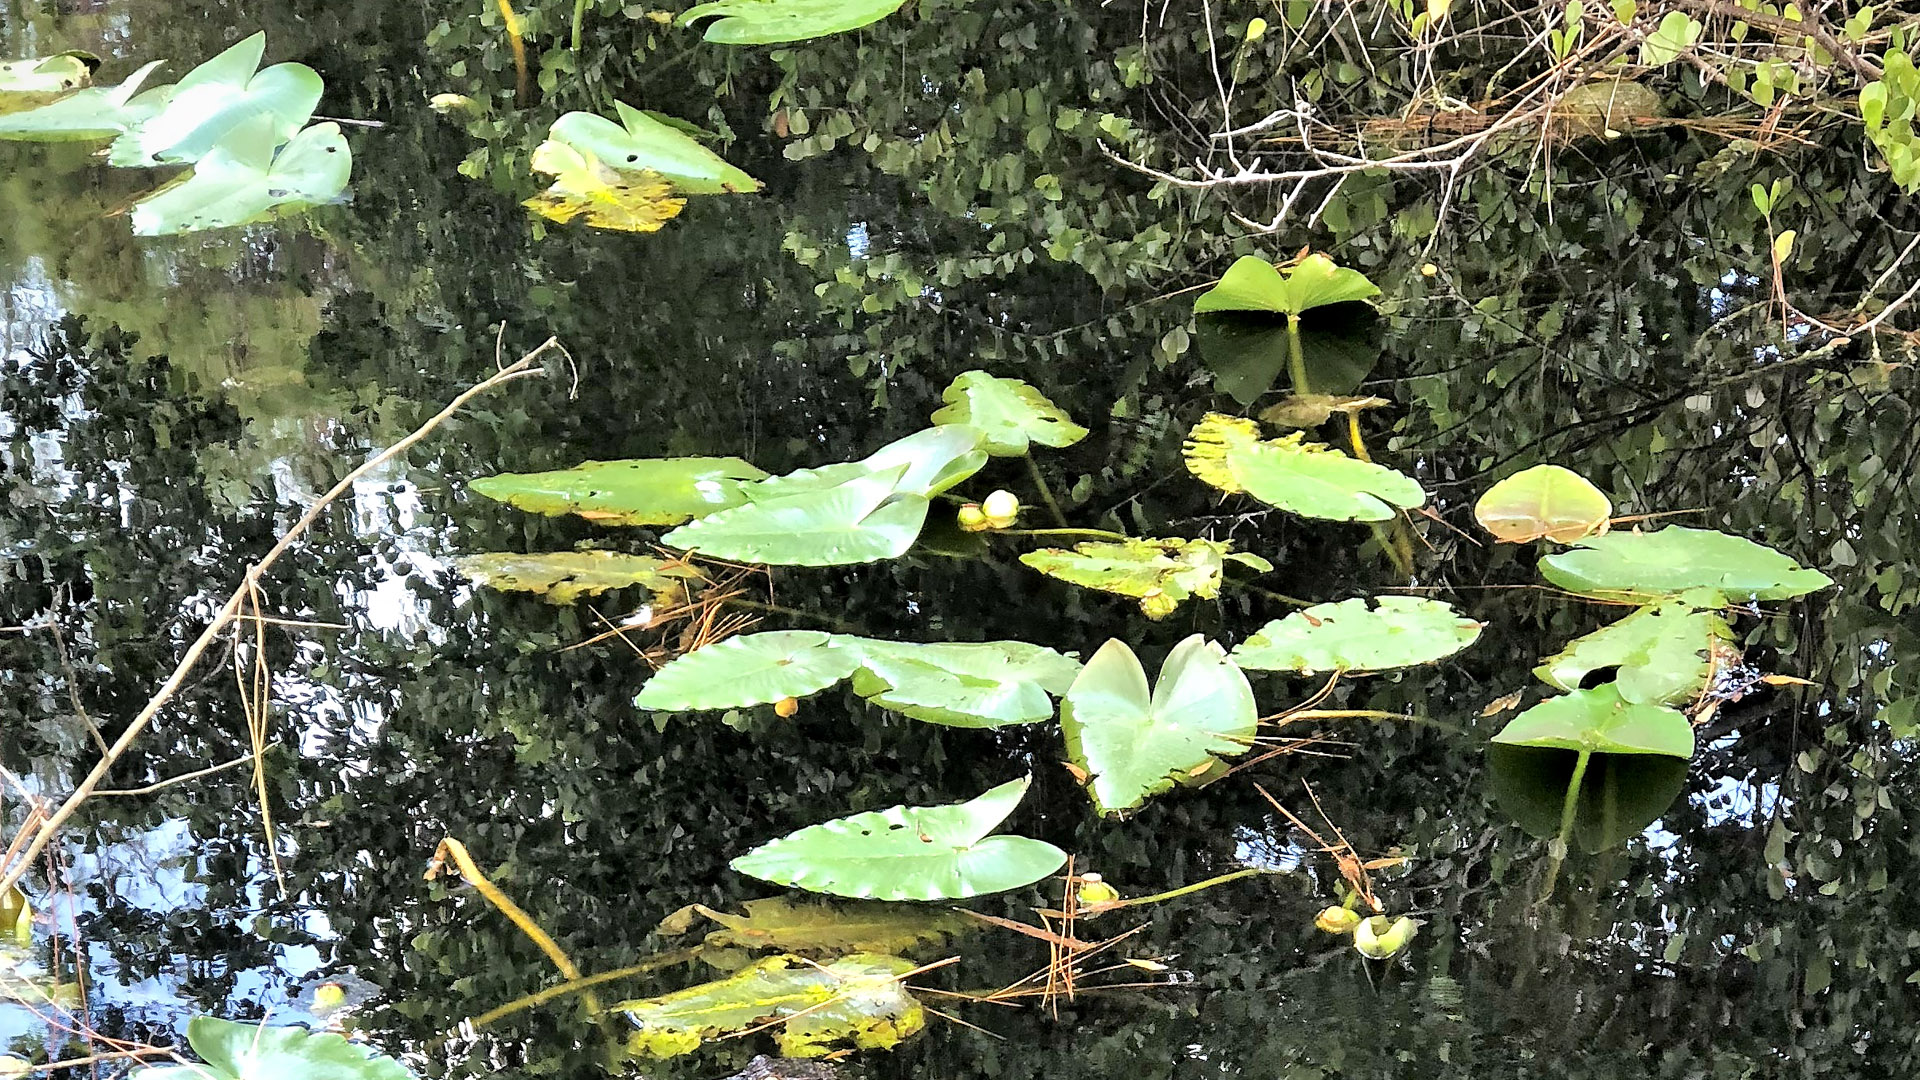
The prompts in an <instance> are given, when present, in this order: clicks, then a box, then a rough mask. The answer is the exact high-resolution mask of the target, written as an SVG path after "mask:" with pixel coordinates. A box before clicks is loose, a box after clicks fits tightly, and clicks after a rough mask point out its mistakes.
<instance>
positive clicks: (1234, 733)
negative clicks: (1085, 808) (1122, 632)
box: [1060, 634, 1259, 814]
mask: <svg viewBox="0 0 1920 1080" xmlns="http://www.w3.org/2000/svg"><path fill="white" fill-rule="evenodd" d="M1258 719H1259V711H1258V709H1256V708H1255V706H1254V702H1253V688H1252V687H1251V686H1249V685H1248V684H1247V677H1246V675H1244V674H1242V673H1241V671H1240V669H1239V668H1238V667H1235V666H1234V664H1233V661H1231V660H1229V659H1227V654H1226V650H1224V649H1222V648H1221V647H1220V646H1219V645H1217V644H1215V643H1213V642H1211V641H1207V640H1206V639H1205V638H1203V637H1202V636H1200V635H1199V634H1195V635H1193V636H1192V637H1189V638H1187V639H1186V640H1184V641H1182V642H1180V643H1179V644H1178V645H1175V646H1174V647H1173V651H1172V652H1171V653H1169V654H1167V661H1166V663H1165V664H1163V665H1161V668H1160V682H1159V684H1158V685H1157V686H1155V687H1154V688H1153V690H1152V691H1151V692H1149V691H1148V689H1147V673H1146V670H1145V669H1144V668H1142V667H1141V666H1140V660H1139V658H1138V657H1136V656H1134V654H1133V650H1132V649H1130V648H1128V647H1127V644H1126V643H1125V642H1123V641H1119V640H1117V639H1116V640H1112V641H1109V642H1107V643H1106V644H1105V645H1102V646H1101V647H1100V651H1099V652H1097V653H1094V654H1093V659H1091V660H1089V661H1087V666H1086V668H1085V670H1083V671H1081V673H1080V677H1079V678H1078V679H1075V680H1074V683H1073V686H1072V688H1071V689H1069V690H1068V691H1067V695H1066V697H1065V698H1064V699H1063V700H1062V701H1061V705H1060V727H1061V729H1062V730H1063V731H1064V732H1065V733H1066V737H1067V754H1068V756H1069V757H1071V758H1072V760H1073V762H1074V764H1075V765H1077V766H1079V767H1080V769H1081V770H1082V771H1083V772H1085V773H1086V774H1087V781H1086V782H1087V790H1088V793H1089V794H1091V795H1092V796H1093V804H1094V806H1095V807H1096V808H1097V809H1098V810H1099V811H1100V812H1101V813H1103V814H1115V813H1119V812H1121V811H1123V810H1130V809H1132V808H1134V807H1136V806H1139V805H1140V804H1141V803H1143V802H1145V801H1146V800H1147V799H1148V798H1149V797H1150V796H1153V795H1157V794H1159V793H1161V792H1163V791H1168V790H1170V789H1172V788H1173V786H1174V785H1175V784H1180V783H1191V782H1194V781H1196V780H1199V779H1200V778H1201V776H1202V774H1203V773H1207V772H1209V771H1210V770H1213V769H1216V768H1218V767H1219V766H1220V761H1219V756H1232V755H1236V754H1241V753H1244V752H1246V750H1247V748H1248V747H1249V746H1251V745H1252V743H1253V733H1254V725H1255V722H1256V721H1257V720H1258Z"/></svg>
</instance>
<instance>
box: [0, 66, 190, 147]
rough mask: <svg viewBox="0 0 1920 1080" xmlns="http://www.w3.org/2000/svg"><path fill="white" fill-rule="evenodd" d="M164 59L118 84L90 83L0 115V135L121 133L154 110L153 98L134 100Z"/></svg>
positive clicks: (45, 137) (68, 137)
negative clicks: (48, 100)
mask: <svg viewBox="0 0 1920 1080" xmlns="http://www.w3.org/2000/svg"><path fill="white" fill-rule="evenodd" d="M162 63H163V61H160V60H155V61H153V62H152V63H150V64H147V65H146V66H144V67H142V68H141V69H140V70H138V71H136V72H134V73H133V74H132V75H129V76H127V80H126V81H125V82H123V83H121V84H119V85H118V86H94V87H89V88H87V89H85V90H80V91H77V92H75V93H72V94H69V95H67V96H66V97H63V98H61V99H60V100H58V101H55V102H52V103H50V104H47V105H42V106H40V107H39V108H37V109H28V110H26V111H25V112H17V113H12V114H10V115H7V116H0V139H25V140H31V141H35V142H84V141H88V140H92V139H104V138H107V137H109V136H112V135H118V134H120V133H121V132H123V131H125V130H127V129H128V128H130V127H132V126H133V125H134V124H135V123H138V122H139V121H140V120H141V119H142V118H144V117H146V116H147V115H149V114H150V113H151V112H152V108H150V107H149V106H150V105H151V104H152V103H151V102H148V103H147V104H141V105H134V104H132V102H133V98H134V95H136V94H138V93H139V92H140V86H141V84H143V83H145V82H146V81H147V76H149V75H151V74H153V72H154V70H155V69H156V68H158V67H159V66H160V65H161V64H162Z"/></svg>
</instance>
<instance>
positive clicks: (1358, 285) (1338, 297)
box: [1193, 253, 1380, 315]
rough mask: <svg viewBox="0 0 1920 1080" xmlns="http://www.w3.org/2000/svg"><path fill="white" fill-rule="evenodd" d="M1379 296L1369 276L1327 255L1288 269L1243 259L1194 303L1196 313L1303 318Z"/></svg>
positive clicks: (1313, 257)
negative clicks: (1256, 313)
mask: <svg viewBox="0 0 1920 1080" xmlns="http://www.w3.org/2000/svg"><path fill="white" fill-rule="evenodd" d="M1379 294H1380V287H1379V286H1378V285H1375V284H1374V283H1373V282H1371V281H1369V280H1367V276H1366V275H1365V274H1362V273H1361V272H1360V271H1358V270H1350V269H1347V268H1346V267H1343V266H1338V265H1336V264H1335V263H1334V261H1333V260H1332V259H1330V258H1328V257H1327V256H1325V255H1321V254H1318V253H1316V254H1313V255H1309V256H1307V257H1306V258H1304V259H1302V260H1300V262H1299V263H1298V264H1297V265H1295V266H1293V267H1291V268H1289V269H1287V270H1284V271H1283V270H1281V269H1279V268H1278V267H1276V266H1274V265H1273V264H1272V263H1270V262H1268V261H1266V260H1265V259H1261V258H1258V257H1255V256H1252V255H1243V256H1241V257H1240V258H1239V259H1238V260H1236V261H1235V262H1234V264H1233V265H1232V266H1230V267H1228V268H1227V272H1226V273H1225V274H1224V275H1222V276H1221V278H1220V282H1219V284H1217V285H1215V286H1214V287H1213V288H1211V289H1209V290H1207V291H1206V292H1205V293H1204V294H1202V295H1201V297H1200V299H1199V300H1197V301H1195V302H1194V305H1193V310H1194V313H1195V314H1196V315H1201V314H1207V313H1209V312H1216V311H1265V312H1271V313H1273V314H1276V315H1299V314H1300V313H1302V312H1305V311H1311V310H1312V309H1314V308H1317V307H1325V306H1327V305H1329V304H1341V303H1349V302H1352V301H1356V300H1367V299H1371V298H1372V297H1375V296H1378V295H1379Z"/></svg>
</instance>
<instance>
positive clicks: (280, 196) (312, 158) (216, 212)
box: [133, 121, 353, 236]
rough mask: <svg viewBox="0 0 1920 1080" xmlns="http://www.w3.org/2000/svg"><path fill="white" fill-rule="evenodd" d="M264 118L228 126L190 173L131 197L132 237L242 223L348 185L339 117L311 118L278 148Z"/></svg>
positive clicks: (315, 201)
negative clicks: (246, 124) (137, 198)
mask: <svg viewBox="0 0 1920 1080" xmlns="http://www.w3.org/2000/svg"><path fill="white" fill-rule="evenodd" d="M270 124H271V122H270V121H260V122H259V123H258V124H256V125H251V126H249V127H247V128H244V129H241V130H238V131H232V132H229V133H228V136H227V141H225V142H222V143H220V144H218V145H216V146H214V147H213V148H212V149H211V150H208V151H207V152H206V154H205V156H203V157H201V158H200V159H199V161H198V163H196V164H195V165H194V167H193V172H192V173H191V174H190V175H188V176H186V177H184V178H182V179H180V180H178V181H175V182H174V183H172V184H170V185H168V186H167V187H164V188H161V189H160V190H159V191H158V192H155V193H154V194H152V195H149V196H147V197H146V198H144V199H142V200H140V201H139V202H137V203H135V204H134V207H133V231H134V235H136V236H166V235H171V234H173V233H184V232H200V231H203V230H206V229H225V228H231V227H233V226H236V225H246V224H250V223H252V222H256V221H264V220H267V219H268V218H272V217H278V216H283V215H285V214H288V213H291V212H293V211H295V210H302V209H306V208H308V207H312V206H318V205H320V204H322V203H328V202H333V201H334V200H336V199H338V198H339V197H340V195H341V194H342V193H343V192H345V191H346V189H347V179H348V177H349V175H350V174H351V173H352V171H353V152H352V151H351V150H349V149H347V140H346V138H345V137H344V136H342V135H341V134H340V126H339V125H338V124H331V123H328V124H315V125H314V126H312V127H310V128H307V129H306V130H304V131H302V132H300V133H299V134H297V135H295V136H294V137H293V138H292V140H291V141H289V142H288V143H287V144H286V145H285V146H282V147H280V149H279V152H278V153H276V152H274V148H273V147H274V144H273V142H272V141H271V140H270V139H268V138H266V137H265V132H264V130H263V129H264V128H265V127H267V126H269V125H270Z"/></svg>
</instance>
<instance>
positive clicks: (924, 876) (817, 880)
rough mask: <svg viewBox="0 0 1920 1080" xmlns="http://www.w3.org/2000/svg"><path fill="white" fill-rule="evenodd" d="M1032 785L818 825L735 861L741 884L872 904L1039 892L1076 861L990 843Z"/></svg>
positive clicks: (1014, 840)
mask: <svg viewBox="0 0 1920 1080" xmlns="http://www.w3.org/2000/svg"><path fill="white" fill-rule="evenodd" d="M1031 782H1032V781H1031V779H1020V780H1014V781H1010V782H1008V783H1005V784H1001V785H1000V786H999V787H997V788H994V789H993V790H991V791H988V792H987V793H986V794H984V795H981V796H980V797H979V798H977V799H974V800H972V801H970V802H964V803H959V804H957V805H953V806H895V807H891V808H889V809H886V810H873V811H868V812H867V813H864V814H854V815H853V816H851V817H844V818H835V819H834V820H832V821H827V822H823V823H821V824H819V825H809V826H807V827H806V828H804V829H801V830H799V831H798V832H793V833H789V834H788V835H786V836H783V837H781V838H780V839H778V840H770V841H768V842H767V843H765V844H762V845H760V846H759V847H757V848H755V849H753V850H752V851H750V852H748V853H747V854H745V855H742V856H740V857H739V858H737V859H735V860H733V868H734V869H735V870H737V871H739V872H740V873H742V874H750V875H752V876H753V877H757V878H760V879H762V880H765V881H771V882H774V883H775V884H777V885H790V886H792V887H794V888H796V889H806V890H808V891H809V892H818V893H830V894H833V895H835V896H852V897H857V898H861V899H871V900H957V899H962V898H964V897H968V896H981V895H984V894H986V893H995V892H1004V891H1006V890H1008V889H1017V888H1020V887H1021V886H1023V885H1031V884H1033V883H1034V882H1036V881H1039V880H1040V879H1041V878H1044V877H1046V876H1047V875H1048V874H1051V873H1053V872H1054V871H1055V870H1058V869H1060V867H1061V865H1062V864H1064V863H1065V862H1066V861H1067V853H1066V852H1064V851H1061V850H1060V849H1059V848H1057V847H1054V846H1053V845H1052V844H1049V843H1046V842H1044V841H1040V840H1032V839H1029V838H1027V837H1024V836H989V835H987V834H989V833H991V832H992V831H993V830H994V829H996V828H999V826H1000V823H1001V822H1003V821H1005V820H1006V819H1007V816H1008V815H1009V814H1012V813H1013V811H1014V809H1015V808H1016V807H1018V806H1019V805H1020V800H1021V798H1022V797H1023V796H1025V795H1026V793H1027V786H1028V784H1030V783H1031Z"/></svg>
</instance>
